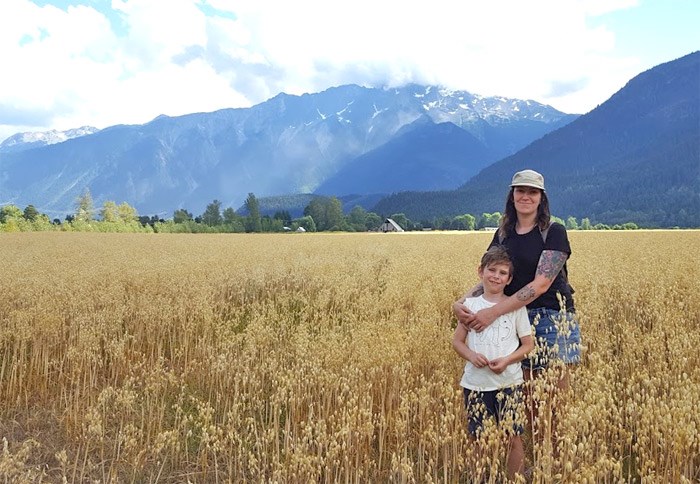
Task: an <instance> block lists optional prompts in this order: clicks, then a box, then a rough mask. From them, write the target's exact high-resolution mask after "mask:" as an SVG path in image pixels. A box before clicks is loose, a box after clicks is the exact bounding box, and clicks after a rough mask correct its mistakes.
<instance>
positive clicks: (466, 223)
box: [452, 213, 476, 230]
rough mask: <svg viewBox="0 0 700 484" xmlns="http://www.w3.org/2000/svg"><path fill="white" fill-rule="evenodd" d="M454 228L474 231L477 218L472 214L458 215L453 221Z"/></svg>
mask: <svg viewBox="0 0 700 484" xmlns="http://www.w3.org/2000/svg"><path fill="white" fill-rule="evenodd" d="M452 228H453V229H456V230H474V229H475V228H476V217H474V215H472V214H470V213H465V214H464V215H457V216H456V217H455V218H453V219H452Z"/></svg>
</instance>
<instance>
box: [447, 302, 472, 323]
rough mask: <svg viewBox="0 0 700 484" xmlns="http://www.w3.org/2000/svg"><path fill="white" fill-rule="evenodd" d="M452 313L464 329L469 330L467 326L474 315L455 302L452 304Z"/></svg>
mask: <svg viewBox="0 0 700 484" xmlns="http://www.w3.org/2000/svg"><path fill="white" fill-rule="evenodd" d="M452 312H453V313H454V315H455V317H456V318H457V321H459V323H460V324H462V325H464V327H465V329H469V324H470V323H471V322H472V321H473V320H474V313H473V312H471V311H470V310H469V309H467V307H466V306H465V305H464V304H462V303H461V302H460V301H455V302H454V303H453V304H452Z"/></svg>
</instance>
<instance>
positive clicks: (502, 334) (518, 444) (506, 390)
mask: <svg viewBox="0 0 700 484" xmlns="http://www.w3.org/2000/svg"><path fill="white" fill-rule="evenodd" d="M478 272H479V279H481V282H482V284H483V287H484V293H483V294H482V295H481V296H478V297H472V298H467V299H466V300H465V301H464V305H465V306H467V308H469V309H470V310H471V311H473V312H476V311H478V310H480V309H483V308H486V307H490V306H493V305H494V304H496V303H498V302H499V301H501V300H502V299H504V298H506V297H507V296H506V295H504V294H503V288H505V286H506V285H507V284H508V283H509V282H510V280H511V278H512V276H513V264H512V262H511V260H510V257H509V256H508V253H507V252H506V250H505V249H504V248H503V247H500V246H496V247H492V248H490V249H489V250H488V251H487V252H486V253H485V254H484V256H483V257H482V258H481V264H480V265H479V270H478ZM452 346H454V349H455V351H456V352H457V353H458V354H459V355H460V356H461V357H462V358H464V359H465V360H467V363H466V365H465V367H464V374H463V375H462V381H461V382H460V385H461V386H462V387H463V388H464V404H465V406H466V408H467V414H468V415H469V433H470V434H471V435H473V436H476V435H477V433H478V432H479V431H480V429H481V428H482V427H483V422H484V418H485V417H494V418H495V419H496V421H497V422H500V421H501V420H507V421H508V422H513V421H515V420H516V415H515V414H516V409H517V408H518V407H519V406H521V405H522V398H521V389H520V386H521V385H522V383H523V371H522V368H521V366H520V363H521V361H522V360H523V359H524V358H525V356H526V355H527V354H528V353H529V352H530V351H532V349H533V348H534V341H533V339H532V336H530V320H529V319H528V317H527V311H526V310H525V308H520V309H518V310H516V311H513V312H511V313H508V314H505V315H503V316H501V317H500V318H498V319H496V321H494V323H493V324H491V325H490V326H489V327H488V328H486V329H485V330H484V331H482V332H480V333H477V332H476V331H474V330H469V333H467V330H466V329H465V327H464V325H463V324H458V325H457V328H456V329H455V334H454V338H453V340H452ZM518 413H520V412H518ZM522 433H523V427H522V425H520V424H518V423H514V424H513V429H512V432H511V431H510V430H509V431H508V435H509V436H510V443H509V452H508V457H507V462H508V464H507V466H508V476H509V478H510V479H513V478H514V477H515V474H516V473H522V472H523V465H524V450H523V443H522V440H521V438H520V434H522Z"/></svg>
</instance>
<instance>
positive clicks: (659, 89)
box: [374, 52, 700, 227]
mask: <svg viewBox="0 0 700 484" xmlns="http://www.w3.org/2000/svg"><path fill="white" fill-rule="evenodd" d="M523 168H532V169H535V170H538V171H540V172H541V173H543V174H544V175H545V178H546V186H547V193H548V196H549V198H550V206H551V209H552V212H553V213H554V214H555V215H558V216H560V217H562V218H566V217H568V216H574V217H579V218H581V217H588V218H590V219H591V220H592V221H593V222H594V223H597V222H602V223H606V224H617V223H624V222H630V221H631V222H635V223H637V224H639V225H641V226H652V227H672V226H681V227H700V52H694V53H692V54H689V55H686V56H684V57H682V58H680V59H676V60H674V61H671V62H667V63H664V64H661V65H658V66H656V67H654V68H652V69H650V70H648V71H646V72H643V73H641V74H639V75H638V76H636V77H635V78H633V79H632V80H630V81H629V82H628V83H627V84H626V85H625V86H624V87H623V88H622V89H620V91H618V92H617V93H615V94H614V95H613V96H612V97H611V98H610V99H609V100H608V101H606V102H605V103H603V104H601V105H600V106H598V107H597V108H595V109H594V110H592V111H591V112H589V113H587V114H585V115H583V116H581V117H579V118H578V119H576V120H575V121H573V122H571V123H570V124H568V125H567V126H564V127H562V128H560V129H558V130H556V131H553V132H551V133H548V134H547V135H545V136H543V137H542V138H541V139H538V140H536V141H534V142H533V143H531V144H529V145H528V146H526V147H525V148H523V149H521V150H519V151H518V152H517V153H515V154H513V155H510V156H508V157H506V158H504V159H502V160H499V161H498V162H495V163H493V164H491V165H490V166H488V167H486V168H485V169H483V170H482V171H481V172H480V173H479V174H477V175H476V176H474V177H472V178H470V180H468V181H467V182H466V183H465V184H464V185H462V186H461V187H459V188H458V189H456V190H452V191H433V192H424V193H417V192H403V193H396V194H393V195H392V196H389V197H387V198H384V199H383V200H381V201H380V202H379V203H378V204H377V205H376V206H375V207H374V209H375V210H377V211H378V212H379V213H397V212H399V211H400V212H403V213H405V214H406V215H407V216H408V217H409V218H411V219H415V220H421V219H428V220H429V219H431V218H432V217H436V216H454V215H457V214H461V213H472V214H480V213H483V212H489V213H491V212H493V211H494V210H498V211H503V207H504V205H505V196H506V194H507V189H508V181H509V180H510V177H511V176H512V174H513V173H514V172H515V171H518V170H520V169H523Z"/></svg>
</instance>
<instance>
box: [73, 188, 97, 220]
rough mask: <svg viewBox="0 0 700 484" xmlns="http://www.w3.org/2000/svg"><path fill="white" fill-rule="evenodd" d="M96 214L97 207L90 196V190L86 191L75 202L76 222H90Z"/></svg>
mask: <svg viewBox="0 0 700 484" xmlns="http://www.w3.org/2000/svg"><path fill="white" fill-rule="evenodd" d="M94 212H95V206H94V204H93V201H92V195H90V190H89V189H86V190H85V192H84V193H83V194H82V195H81V196H79V197H78V199H77V200H76V202H75V221H77V222H90V221H92V219H93V217H94Z"/></svg>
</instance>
